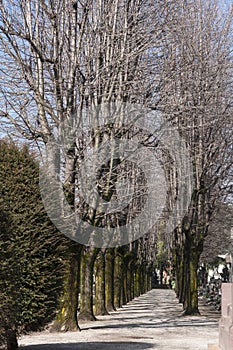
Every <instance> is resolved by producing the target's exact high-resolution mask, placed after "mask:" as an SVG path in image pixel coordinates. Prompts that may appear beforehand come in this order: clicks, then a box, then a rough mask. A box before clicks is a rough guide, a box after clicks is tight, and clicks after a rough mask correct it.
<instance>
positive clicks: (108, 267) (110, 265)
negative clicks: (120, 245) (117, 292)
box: [105, 248, 115, 312]
mask: <svg viewBox="0 0 233 350" xmlns="http://www.w3.org/2000/svg"><path fill="white" fill-rule="evenodd" d="M114 259H115V252H114V249H112V248H109V249H107V250H106V253H105V298H106V301H105V305H106V309H107V311H109V312H110V311H114V310H115V306H114Z"/></svg>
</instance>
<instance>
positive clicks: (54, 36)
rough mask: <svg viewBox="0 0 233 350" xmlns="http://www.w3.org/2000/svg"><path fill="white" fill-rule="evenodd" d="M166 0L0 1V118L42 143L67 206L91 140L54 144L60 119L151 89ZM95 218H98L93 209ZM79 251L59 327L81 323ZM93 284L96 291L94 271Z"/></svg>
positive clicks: (81, 116) (77, 117)
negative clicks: (60, 147) (63, 145)
mask: <svg viewBox="0 0 233 350" xmlns="http://www.w3.org/2000/svg"><path fill="white" fill-rule="evenodd" d="M162 4H163V2H161V1H158V2H156V3H154V1H145V2H144V1H141V0H134V1H129V0H114V1H111V2H110V1H101V0H85V1H82V2H81V1H74V0H73V1H68V0H58V1H55V0H51V1H49V2H47V1H39V0H22V1H21V0H10V1H5V0H3V1H1V7H0V50H1V67H0V70H1V74H0V86H1V87H0V105H1V108H0V109H1V122H2V125H4V128H5V129H4V130H7V127H9V129H8V130H10V131H11V130H12V127H14V132H15V130H16V131H17V133H18V135H19V136H20V137H24V138H27V139H29V140H32V141H34V142H36V143H37V144H38V145H39V146H41V148H45V150H46V154H47V159H48V160H49V161H50V164H52V167H50V171H51V172H52V175H53V176H54V177H57V176H59V175H61V178H62V179H63V186H64V188H65V191H66V195H67V196H66V197H67V198H68V202H69V205H70V206H73V207H75V203H76V198H75V197H76V193H77V186H78V185H77V178H76V177H75V174H76V167H77V164H78V159H79V158H81V157H82V153H83V151H84V149H85V147H88V144H87V143H85V141H84V139H83V138H82V137H80V138H79V140H78V141H77V140H76V141H77V142H72V143H71V144H69V145H68V146H69V147H68V148H67V149H66V150H65V154H63V155H62V156H61V154H60V150H58V149H57V148H56V147H54V144H56V140H57V136H58V138H59V136H61V135H62V132H63V131H64V130H63V128H62V125H64V123H67V124H69V125H70V126H71V127H77V128H80V129H82V123H84V124H85V113H83V111H85V110H86V109H87V108H88V107H91V108H96V107H97V106H98V105H99V104H101V103H103V102H112V101H121V102H125V101H131V102H135V101H136V102H144V101H145V100H147V99H148V96H149V97H150V95H151V91H153V86H154V84H155V81H154V79H153V78H151V70H152V69H153V60H152V59H151V50H152V49H153V50H155V48H156V47H158V39H159V36H160V34H161V19H160V14H161V13H162V12H163V10H162V9H163V5H162ZM166 6H167V5H166ZM157 10H158V11H157ZM93 132H94V137H92V138H90V139H89V141H90V142H92V143H93V144H94V145H92V146H93V147H97V146H98V145H99V143H100V142H101V139H100V137H99V136H98V132H99V131H98V128H97V130H96V131H95V130H94V129H93ZM110 135H111V133H110ZM60 157H61V162H63V163H64V169H63V168H62V166H61V164H62V163H61V162H60V161H59V158H60ZM62 172H63V173H62ZM110 175H111V174H110ZM92 214H93V213H92ZM94 214H95V213H94ZM91 220H92V223H94V222H95V223H96V221H95V220H96V218H95V216H92V218H91ZM81 251H82V246H80V245H79V244H77V245H75V246H72V252H71V259H70V261H69V263H68V266H67V276H66V277H65V281H67V285H65V289H64V298H63V299H62V302H61V310H60V313H59V314H58V318H57V319H58V327H59V328H60V329H65V330H73V329H77V328H78V325H77V295H78V289H77V288H78V283H77V281H78V278H79V277H78V276H79V269H80V256H81ZM83 252H84V250H83ZM83 254H84V253H83ZM88 254H89V258H88V259H89V262H90V264H91V265H90V268H89V274H90V275H91V274H92V267H93V264H94V260H95V256H96V254H97V252H96V251H95V250H94V252H93V254H94V255H93V254H92V250H90V251H88V249H85V254H84V255H83V259H84V258H85V259H87V256H88ZM85 259H84V260H85ZM81 285H82V283H81ZM85 288H87V287H85ZM88 288H89V293H91V290H90V288H91V279H90V283H89V286H88ZM81 304H82V305H83V303H81ZM90 307H91V304H90ZM89 311H90V310H89Z"/></svg>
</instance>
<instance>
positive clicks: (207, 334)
mask: <svg viewBox="0 0 233 350" xmlns="http://www.w3.org/2000/svg"><path fill="white" fill-rule="evenodd" d="M219 317H220V315H219V314H218V313H217V312H214V311H211V309H209V308H207V307H204V306H201V316H183V315H182V306H181V304H179V303H178V301H177V299H176V297H175V293H174V291H173V290H169V289H153V290H152V291H150V292H148V293H147V294H144V295H142V296H140V297H139V298H136V299H134V300H133V301H131V302H130V303H128V304H127V305H126V306H124V307H123V308H121V309H118V310H117V311H116V312H113V313H111V314H110V315H108V316H101V317H98V321H96V322H91V323H83V324H81V325H80V326H81V330H82V331H81V332H67V333H50V332H49V331H46V332H42V333H36V334H31V335H27V336H23V337H22V338H21V339H20V340H19V344H20V350H107V349H111V350H144V349H145V350H146V349H148V350H149V349H157V350H171V349H172V350H207V349H208V344H218V321H219Z"/></svg>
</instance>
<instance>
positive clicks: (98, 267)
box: [94, 251, 108, 315]
mask: <svg viewBox="0 0 233 350" xmlns="http://www.w3.org/2000/svg"><path fill="white" fill-rule="evenodd" d="M94 270H95V302H94V311H95V315H107V314H108V312H107V310H106V307H105V300H106V298H105V257H104V253H103V251H99V254H98V255H97V258H96V260H95V268H94Z"/></svg>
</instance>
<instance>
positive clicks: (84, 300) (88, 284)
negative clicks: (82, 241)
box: [78, 247, 99, 321]
mask: <svg viewBox="0 0 233 350" xmlns="http://www.w3.org/2000/svg"><path fill="white" fill-rule="evenodd" d="M98 252H99V248H95V247H90V248H85V249H83V252H82V257H81V280H80V282H81V283H80V313H79V316H78V320H79V321H95V320H96V318H95V316H94V313H93V270H94V263H95V259H96V256H97V254H98Z"/></svg>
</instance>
